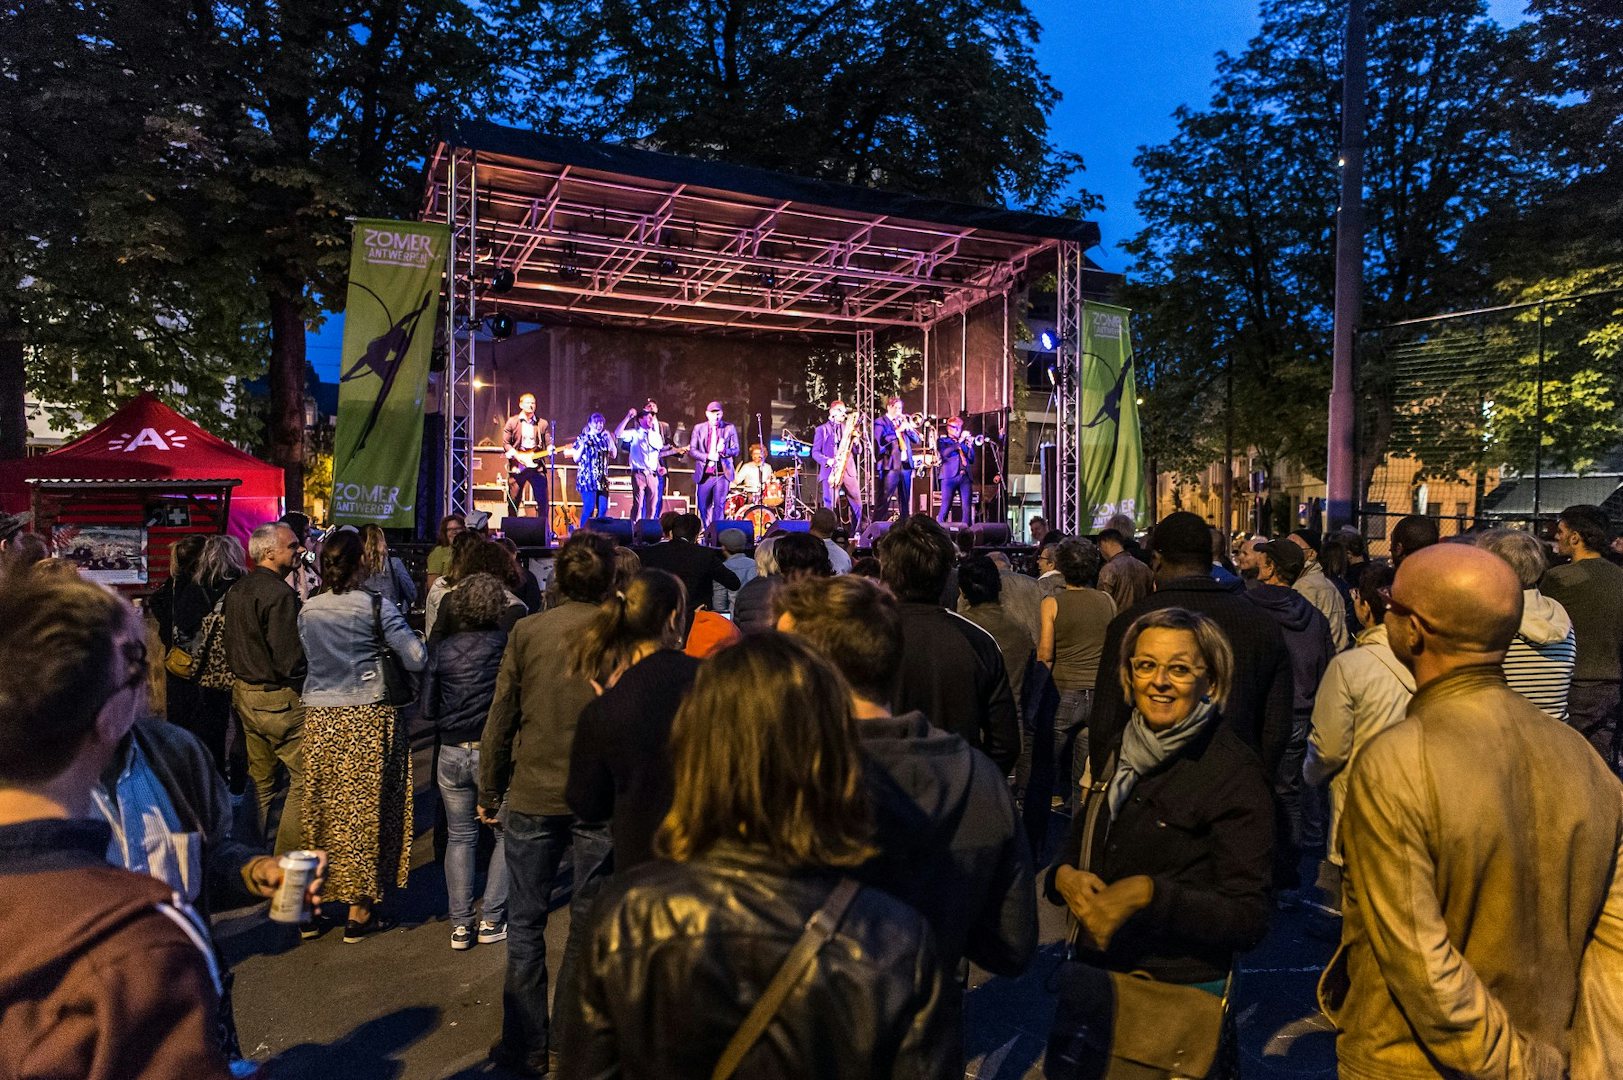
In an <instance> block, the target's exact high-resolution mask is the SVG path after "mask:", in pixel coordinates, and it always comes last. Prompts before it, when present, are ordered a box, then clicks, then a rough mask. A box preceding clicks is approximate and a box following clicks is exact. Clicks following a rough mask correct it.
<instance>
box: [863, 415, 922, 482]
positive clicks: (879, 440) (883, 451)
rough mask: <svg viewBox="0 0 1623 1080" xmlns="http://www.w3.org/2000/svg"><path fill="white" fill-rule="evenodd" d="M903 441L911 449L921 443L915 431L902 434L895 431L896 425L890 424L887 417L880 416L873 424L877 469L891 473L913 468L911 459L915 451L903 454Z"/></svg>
mask: <svg viewBox="0 0 1623 1080" xmlns="http://www.w3.org/2000/svg"><path fill="white" fill-rule="evenodd" d="M904 439H905V440H906V441H907V445H908V446H912V447H916V446H918V445H919V444H920V443H921V442H923V439H922V438H920V436H919V433H918V432H916V431H908V432H905V433H904V432H902V431H899V430H897V427H896V425H895V424H893V423H891V422H890V417H888V416H881V417H880V418H879V419H877V420H875V421H874V422H873V444H874V447H875V451H874V453H875V455H876V456H877V457H878V458H879V467H880V468H881V469H883V470H885V471H886V472H893V471H895V470H896V469H911V468H912V467H913V458H914V456H915V455H916V454H917V451H916V450H915V451H914V453H913V454H904V453H903V452H902V441H903V440H904Z"/></svg>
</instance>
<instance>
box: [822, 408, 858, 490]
mask: <svg viewBox="0 0 1623 1080" xmlns="http://www.w3.org/2000/svg"><path fill="white" fill-rule="evenodd" d="M860 419H861V417H860V416H859V415H858V414H857V413H856V412H854V411H853V412H849V413H847V414H846V416H845V430H844V431H842V432H840V448H839V449H838V450H836V451H834V460H833V461H832V462H830V464H829V472H828V486H829V487H830V488H838V487H839V486H840V484H841V483H842V482H843V481H844V480H845V467H846V466H847V465H849V464H850V463H851V439H852V437H853V436H854V435H855V434H856V430H857V422H858V421H859V420H860Z"/></svg>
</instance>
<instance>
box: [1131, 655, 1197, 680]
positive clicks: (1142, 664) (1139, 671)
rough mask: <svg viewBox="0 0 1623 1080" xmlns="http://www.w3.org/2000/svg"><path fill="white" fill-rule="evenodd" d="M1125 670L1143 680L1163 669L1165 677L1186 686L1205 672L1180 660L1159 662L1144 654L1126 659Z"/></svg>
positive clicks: (1151, 677) (1154, 675) (1153, 676)
mask: <svg viewBox="0 0 1623 1080" xmlns="http://www.w3.org/2000/svg"><path fill="white" fill-rule="evenodd" d="M1127 670H1129V671H1131V672H1132V673H1133V678H1135V679H1144V680H1149V679H1153V678H1155V677H1156V676H1157V675H1159V674H1160V673H1161V672H1162V671H1165V672H1166V673H1167V678H1168V679H1170V680H1172V681H1173V682H1174V683H1177V684H1178V685H1180V686H1188V685H1190V684H1191V683H1193V682H1194V681H1195V680H1196V679H1198V678H1200V677H1201V676H1202V675H1204V674H1206V669H1205V668H1203V667H1200V668H1198V667H1194V666H1193V665H1190V664H1185V663H1183V662H1182V661H1180V660H1174V661H1173V662H1172V663H1170V664H1161V663H1157V662H1156V661H1154V660H1151V659H1149V658H1148V657H1145V656H1135V657H1133V658H1132V659H1131V660H1129V661H1127Z"/></svg>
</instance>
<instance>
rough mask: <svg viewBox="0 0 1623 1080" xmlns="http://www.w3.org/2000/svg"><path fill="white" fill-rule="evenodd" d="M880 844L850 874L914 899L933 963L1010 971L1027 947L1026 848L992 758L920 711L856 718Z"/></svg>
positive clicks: (1031, 944)
mask: <svg viewBox="0 0 1623 1080" xmlns="http://www.w3.org/2000/svg"><path fill="white" fill-rule="evenodd" d="M857 734H858V736H859V737H860V738H861V739H862V750H863V753H865V754H866V755H867V756H868V759H869V760H870V761H872V762H873V763H874V764H875V765H877V766H878V769H877V770H871V771H870V774H869V777H868V780H869V789H870V791H872V793H873V796H874V807H875V815H874V816H875V817H876V818H877V830H876V831H877V840H878V844H879V847H880V849H881V854H880V856H879V858H878V859H877V860H875V862H874V863H873V864H870V865H869V866H868V867H867V868H865V870H864V872H863V873H862V874H860V875H859V876H860V877H861V878H862V879H863V880H864V881H867V882H869V883H871V884H873V885H877V886H879V887H880V888H882V889H884V890H885V891H887V892H889V893H891V894H892V895H894V896H898V897H900V898H901V899H903V900H905V901H907V902H908V903H909V904H912V905H913V906H914V907H916V908H917V909H918V910H919V911H920V913H922V914H923V915H924V917H925V918H927V919H929V920H930V927H931V929H932V930H934V931H935V938H936V946H937V949H938V951H939V955H940V957H941V962H942V965H943V967H944V968H945V969H946V970H947V971H948V972H955V971H956V970H957V967H958V958H959V957H961V956H967V957H969V959H970V960H972V961H973V962H975V963H976V964H979V965H980V966H981V967H983V968H985V969H986V970H987V971H990V972H992V973H993V974H994V975H1018V974H1019V973H1020V972H1022V971H1024V970H1025V967H1026V964H1027V963H1029V962H1030V960H1031V957H1032V954H1033V953H1035V952H1036V951H1037V891H1036V884H1035V882H1034V880H1033V878H1032V870H1031V854H1030V851H1029V850H1028V849H1027V846H1026V837H1025V833H1024V832H1023V831H1022V830H1021V828H1020V825H1019V819H1018V817H1017V815H1016V813H1015V808H1014V799H1013V798H1012V797H1011V796H1010V795H1009V785H1008V783H1007V782H1006V781H1005V780H1004V778H1003V774H1002V773H1000V772H999V771H998V768H997V766H996V765H994V764H992V759H991V758H988V757H987V756H986V755H985V754H983V753H981V752H980V751H979V750H976V749H974V748H973V747H971V746H970V745H969V744H968V743H967V742H965V741H964V739H963V738H962V736H959V735H954V734H952V733H951V732H948V731H942V730H941V729H940V728H936V727H932V726H931V725H930V722H929V721H928V720H926V719H925V718H924V714H923V713H920V712H910V713H904V714H903V715H901V716H894V717H889V718H886V719H876V720H860V721H858V722H857Z"/></svg>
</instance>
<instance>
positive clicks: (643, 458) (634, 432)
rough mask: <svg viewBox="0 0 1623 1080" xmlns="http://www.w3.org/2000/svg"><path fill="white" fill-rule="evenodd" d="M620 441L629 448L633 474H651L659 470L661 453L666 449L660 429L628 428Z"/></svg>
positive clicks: (628, 455)
mask: <svg viewBox="0 0 1623 1080" xmlns="http://www.w3.org/2000/svg"><path fill="white" fill-rule="evenodd" d="M620 441H621V442H623V443H625V444H626V446H627V448H628V453H627V455H626V456H627V458H628V459H629V460H630V462H631V471H632V472H642V473H650V472H657V471H658V470H659V452H660V451H661V450H663V449H665V440H664V439H662V438H661V437H660V434H659V429H658V428H652V429H650V428H640V427H639V428H628V429H626V432H625V434H624V435H622V436H620Z"/></svg>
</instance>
